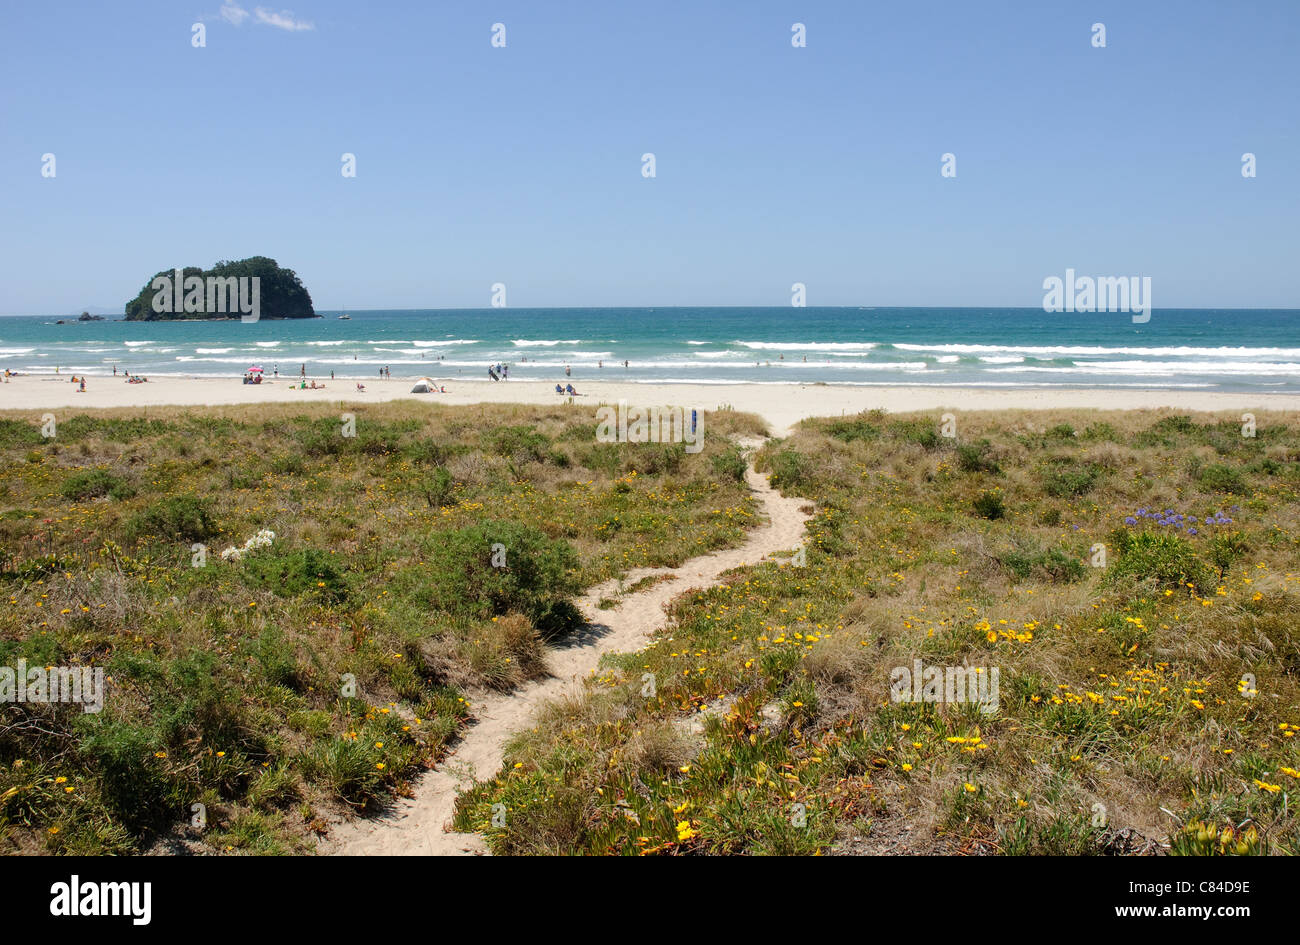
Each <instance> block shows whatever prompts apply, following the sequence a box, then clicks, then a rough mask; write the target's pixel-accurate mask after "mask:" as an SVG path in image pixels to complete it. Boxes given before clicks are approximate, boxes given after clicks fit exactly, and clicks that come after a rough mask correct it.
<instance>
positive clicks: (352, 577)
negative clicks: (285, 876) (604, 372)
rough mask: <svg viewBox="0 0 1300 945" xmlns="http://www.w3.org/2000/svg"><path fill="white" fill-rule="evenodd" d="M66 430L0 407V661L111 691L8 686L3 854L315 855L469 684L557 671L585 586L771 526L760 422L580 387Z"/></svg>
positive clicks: (421, 744) (111, 416)
mask: <svg viewBox="0 0 1300 945" xmlns="http://www.w3.org/2000/svg"><path fill="white" fill-rule="evenodd" d="M56 422H57V427H56V435H55V436H54V437H52V438H47V437H45V436H43V435H42V429H41V426H42V421H41V419H40V418H39V417H36V416H30V415H18V414H13V413H10V414H7V415H3V416H0V665H4V666H10V667H14V666H16V665H17V662H18V660H20V659H22V660H25V661H26V663H27V664H28V665H30V666H93V667H97V668H101V669H103V670H104V672H105V673H106V676H107V694H106V698H105V702H104V707H103V710H102V711H101V712H97V713H93V712H92V713H87V712H83V711H82V707H81V706H77V705H68V704H41V703H36V702H23V703H14V702H7V703H4V704H0V846H2V847H3V849H4V850H5V851H6V852H11V853H12V852H26V853H32V852H50V853H80V854H103V853H138V852H145V851H149V850H173V851H180V850H189V851H193V852H225V853H250V854H275V853H287V852H301V851H305V850H308V849H310V848H311V846H312V842H313V839H312V835H313V834H319V833H321V832H323V831H324V830H325V829H326V827H327V824H328V822H329V821H330V820H331V819H332V818H337V817H339V816H348V815H351V814H354V813H361V812H369V811H371V810H374V809H375V808H377V807H380V806H382V805H383V804H384V803H385V802H386V801H387V800H388V799H389V798H391V797H392V796H393V795H394V794H401V793H403V792H405V791H406V790H407V789H408V783H409V781H410V779H411V778H412V777H413V776H414V775H415V774H417V773H418V772H419V771H420V770H421V769H422V768H423V767H425V766H427V765H429V764H431V763H433V762H435V761H436V760H437V759H438V758H439V757H440V756H441V755H442V754H443V753H445V751H446V748H447V746H448V744H449V743H450V742H451V741H452V740H454V739H455V737H456V735H457V732H458V731H459V730H460V728H461V726H462V725H463V724H464V723H465V722H466V721H467V719H468V717H469V710H468V708H467V702H466V698H465V696H466V693H467V692H470V691H471V690H482V689H496V690H509V689H511V688H513V687H515V686H518V685H519V684H520V683H522V682H524V681H526V680H529V679H532V678H535V677H537V676H539V675H542V674H544V673H545V671H546V666H545V650H544V646H543V643H544V641H546V640H548V639H559V638H562V637H563V636H564V635H565V634H566V633H568V632H569V631H570V630H572V629H573V628H574V627H575V625H576V624H577V623H578V621H579V620H580V618H579V615H578V613H577V611H576V609H575V608H574V605H573V597H574V596H575V595H576V594H577V593H578V592H579V591H580V590H581V589H582V588H585V587H587V586H590V585H593V584H596V583H599V582H601V581H604V580H606V579H608V578H611V577H617V576H619V575H621V574H623V573H625V572H627V571H629V570H631V569H633V568H642V567H671V566H674V565H677V564H680V563H681V562H682V561H685V560H686V559H688V558H691V557H694V556H696V555H699V554H702V553H705V552H708V551H711V550H714V549H717V548H722V547H727V546H733V545H736V544H738V543H739V542H741V541H742V540H743V538H744V534H745V531H746V530H747V529H748V528H751V527H752V526H753V525H754V524H755V522H754V507H753V503H752V500H751V499H750V497H749V495H748V490H747V489H746V487H745V486H744V483H743V481H742V480H741V479H740V478H738V477H737V475H736V474H735V469H736V463H737V454H736V452H735V450H734V448H733V447H732V446H731V445H730V444H731V437H732V435H742V434H743V435H753V434H755V433H758V432H761V430H762V424H761V422H760V421H759V420H758V419H757V418H755V417H753V416H750V415H746V414H738V413H734V412H730V411H724V412H721V413H717V414H708V415H705V418H704V422H705V429H706V430H707V432H708V435H707V436H705V437H704V449H703V451H702V452H699V453H688V452H686V450H685V449H684V447H683V446H682V445H681V444H671V443H668V444H640V445H629V444H618V443H599V442H597V441H596V439H595V435H594V433H595V428H596V419H595V417H594V413H593V411H592V410H589V409H586V408H579V407H576V406H570V405H563V406H553V407H549V406H548V407H524V406H515V405H498V406H490V405H484V406H476V407H463V408H450V407H443V406H441V405H428V404H418V403H412V402H392V403H387V404H381V405H355V406H345V405H338V406H336V407H333V408H331V407H326V406H323V405H322V406H316V407H303V406H298V405H285V406H275V405H268V406H259V407H257V408H255V409H254V408H248V407H227V408H216V407H214V408H194V409H175V408H143V409H117V410H106V411H77V412H72V411H68V412H66V413H58V415H57V416H56ZM742 469H743V466H742ZM266 532H271V533H274V537H273V538H270V539H267V540H263V539H259V538H258V537H257V536H259V534H261V535H263V538H265V533H266ZM250 540H251V541H250ZM227 549H236V551H234V552H227V553H226V554H225V555H223V553H222V552H223V551H226V550H227Z"/></svg>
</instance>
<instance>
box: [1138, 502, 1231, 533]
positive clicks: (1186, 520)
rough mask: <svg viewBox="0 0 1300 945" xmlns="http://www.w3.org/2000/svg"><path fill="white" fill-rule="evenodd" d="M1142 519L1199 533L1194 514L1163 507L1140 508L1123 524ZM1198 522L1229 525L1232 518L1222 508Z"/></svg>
mask: <svg viewBox="0 0 1300 945" xmlns="http://www.w3.org/2000/svg"><path fill="white" fill-rule="evenodd" d="M1237 510H1238V507H1237V506H1235V505H1234V506H1232V507H1231V508H1230V509H1229V511H1231V512H1236V511H1237ZM1143 519H1146V520H1148V521H1151V522H1154V523H1155V524H1157V525H1165V526H1167V527H1169V528H1172V529H1174V531H1185V532H1187V534H1189V535H1199V534H1200V532H1199V531H1198V530H1197V528H1196V525H1197V521H1196V516H1195V515H1184V514H1183V513H1182V512H1175V511H1174V510H1173V509H1165V510H1164V511H1163V512H1156V511H1153V510H1151V509H1147V508H1141V509H1138V510H1137V511H1136V512H1134V513H1133V514H1132V515H1130V516H1128V517H1126V518H1125V519H1124V524H1125V525H1137V524H1138V523H1139V522H1141V521H1142V520H1143ZM1200 524H1201V526H1202V527H1204V526H1206V525H1231V524H1232V519H1230V518H1228V516H1226V515H1224V514H1223V510H1222V509H1220V510H1218V511H1216V512H1214V513H1213V514H1211V515H1207V516H1205V519H1204V520H1203V521H1202V522H1201V523H1200Z"/></svg>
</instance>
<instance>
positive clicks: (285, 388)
mask: <svg viewBox="0 0 1300 945" xmlns="http://www.w3.org/2000/svg"><path fill="white" fill-rule="evenodd" d="M437 380H438V382H439V383H440V384H442V385H443V386H445V387H446V388H447V391H448V392H447V393H446V394H412V393H411V392H410V390H411V387H412V385H413V384H414V382H415V381H414V379H413V378H404V379H402V380H397V379H394V380H391V381H382V380H367V381H365V382H364V383H365V385H366V390H365V392H364V393H358V392H357V391H356V382H355V381H352V380H335V381H330V380H326V381H324V382H323V383H324V384H325V389H324V390H298V389H296V388H292V387H291V386H290V383H289V381H288V379H286V378H278V379H275V380H267V381H266V382H265V383H263V384H259V385H251V384H243V383H241V381H240V379H239V378H237V377H234V378H229V379H227V378H183V377H160V378H156V379H151V380H150V381H149V382H148V383H145V384H128V383H126V382H125V380H124V379H123V378H121V377H103V376H98V377H90V378H87V382H86V387H87V389H86V393H84V394H83V393H79V392H78V390H77V387H76V385H74V384H72V383H71V381H70V378H69V377H68V376H66V375H58V376H54V377H52V376H49V375H28V376H24V377H15V378H10V379H9V381H8V382H7V383H4V384H0V411H14V410H17V411H32V412H43V411H47V410H58V409H66V408H68V407H74V408H95V407H140V406H165V405H178V406H194V405H204V404H209V405H217V404H259V403H291V404H298V403H335V402H340V401H341V402H343V403H345V404H357V403H373V402H377V401H384V400H396V399H399V398H411V399H415V400H420V401H423V402H426V403H439V404H477V403H528V404H552V403H561V402H563V401H567V400H568V399H569V398H567V397H562V396H560V395H559V394H556V393H555V385H554V383H545V382H541V381H523V380H512V381H500V382H493V381H489V380H482V381H477V380H466V379H464V378H445V379H444V378H438V379H437ZM574 387H575V388H577V389H578V390H579V391H581V392H582V394H583V395H584V396H582V397H579V398H577V399H576V402H577V403H582V404H591V405H593V407H594V405H595V404H597V403H602V402H603V403H616V402H618V401H619V400H626V401H627V402H628V404H629V405H633V406H652V405H653V406H659V405H665V404H673V405H678V406H682V407H686V408H688V409H689V408H692V407H694V408H697V409H700V410H714V409H717V408H718V407H720V406H723V405H730V406H731V407H733V408H735V409H736V410H743V411H748V412H751V413H756V414H758V415H759V416H761V417H763V418H764V419H766V420H767V421H768V423H769V424H770V425H771V427H772V432H773V433H776V434H782V433H784V432H785V431H786V430H788V428H789V427H790V426H791V425H792V424H794V423H796V422H798V421H799V420H801V419H803V418H804V417H825V416H840V415H842V414H853V413H857V412H859V411H862V410H869V409H872V408H875V407H880V408H883V409H885V410H888V411H890V412H891V413H902V412H906V411H911V410H939V409H952V410H954V411H960V410H1014V409H1031V410H1035V409H1077V408H1094V409H1098V410H1133V409H1139V408H1157V407H1169V408H1174V409H1178V410H1193V411H1215V410H1231V411H1246V410H1278V411H1291V410H1296V409H1298V408H1300V395H1297V394H1243V393H1221V392H1213V391H1195V390H1157V389H1152V390H1142V389H1129V390H1116V389H1113V388H1111V389H1086V388H1050V389H1043V388H1037V389H1032V390H1030V389H1024V388H1019V389H1015V390H1006V389H990V388H972V387H906V386H896V387H893V386H891V387H851V386H846V385H836V384H825V385H822V384H726V385H712V384H662V385H655V384H632V383H620V382H614V381H586V380H584V381H581V382H574Z"/></svg>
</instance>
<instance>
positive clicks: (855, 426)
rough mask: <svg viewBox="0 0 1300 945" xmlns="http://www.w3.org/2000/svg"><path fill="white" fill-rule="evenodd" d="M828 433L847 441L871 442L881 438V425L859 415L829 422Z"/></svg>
mask: <svg viewBox="0 0 1300 945" xmlns="http://www.w3.org/2000/svg"><path fill="white" fill-rule="evenodd" d="M826 435H827V436H831V437H834V438H835V439H837V440H841V441H843V442H845V443H852V442H854V441H855V440H862V441H864V442H869V441H871V440H878V439H880V436H881V431H880V427H878V426H876V425H875V424H874V423H869V422H868V421H867V420H866V419H865V418H864V417H860V416H859V417H854V418H852V419H849V420H835V421H833V422H832V423H829V424H827V425H826Z"/></svg>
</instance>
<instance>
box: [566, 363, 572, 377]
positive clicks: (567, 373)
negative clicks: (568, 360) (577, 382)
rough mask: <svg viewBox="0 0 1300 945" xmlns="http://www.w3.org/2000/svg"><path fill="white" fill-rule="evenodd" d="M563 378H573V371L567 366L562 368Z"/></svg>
mask: <svg viewBox="0 0 1300 945" xmlns="http://www.w3.org/2000/svg"><path fill="white" fill-rule="evenodd" d="M564 376H565V377H573V371H571V370H570V369H569V366H568V365H567V364H566V365H565V366H564Z"/></svg>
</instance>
